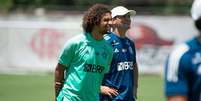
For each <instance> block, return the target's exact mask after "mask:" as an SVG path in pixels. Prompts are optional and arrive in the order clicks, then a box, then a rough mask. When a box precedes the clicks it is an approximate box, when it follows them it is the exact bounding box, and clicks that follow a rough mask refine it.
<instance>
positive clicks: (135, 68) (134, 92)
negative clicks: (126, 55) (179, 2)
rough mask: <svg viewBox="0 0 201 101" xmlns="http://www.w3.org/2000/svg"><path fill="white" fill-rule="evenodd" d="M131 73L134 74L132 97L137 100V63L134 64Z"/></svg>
mask: <svg viewBox="0 0 201 101" xmlns="http://www.w3.org/2000/svg"><path fill="white" fill-rule="evenodd" d="M133 72H134V73H133V74H134V89H133V94H134V97H135V98H136V99H137V88H138V77H139V73H138V65H137V63H135V64H134V69H133Z"/></svg>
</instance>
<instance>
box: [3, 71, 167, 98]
mask: <svg viewBox="0 0 201 101" xmlns="http://www.w3.org/2000/svg"><path fill="white" fill-rule="evenodd" d="M53 80H54V75H52V74H47V75H3V74H0V100H1V101H53V99H54V90H53ZM139 83H140V84H139V89H138V100H137V101H165V100H164V96H163V81H162V77H160V76H155V75H140V81H139Z"/></svg>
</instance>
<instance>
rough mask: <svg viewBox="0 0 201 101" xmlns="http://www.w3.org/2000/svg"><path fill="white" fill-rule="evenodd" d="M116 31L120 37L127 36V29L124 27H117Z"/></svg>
mask: <svg viewBox="0 0 201 101" xmlns="http://www.w3.org/2000/svg"><path fill="white" fill-rule="evenodd" d="M114 33H115V34H116V35H117V36H119V37H122V38H124V37H126V30H124V29H118V28H115V29H114Z"/></svg>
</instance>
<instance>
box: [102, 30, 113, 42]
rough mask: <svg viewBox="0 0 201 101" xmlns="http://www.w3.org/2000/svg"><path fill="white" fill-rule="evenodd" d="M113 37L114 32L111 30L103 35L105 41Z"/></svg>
mask: <svg viewBox="0 0 201 101" xmlns="http://www.w3.org/2000/svg"><path fill="white" fill-rule="evenodd" d="M114 38H115V34H114V33H113V32H109V33H107V34H105V35H104V39H105V40H106V41H111V40H113V39H114Z"/></svg>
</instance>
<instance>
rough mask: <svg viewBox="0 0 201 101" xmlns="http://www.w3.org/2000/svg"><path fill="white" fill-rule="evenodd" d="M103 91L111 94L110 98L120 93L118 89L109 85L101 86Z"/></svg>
mask: <svg viewBox="0 0 201 101" xmlns="http://www.w3.org/2000/svg"><path fill="white" fill-rule="evenodd" d="M101 93H102V94H104V95H108V96H110V98H112V96H117V95H119V93H118V92H117V90H116V89H114V88H110V87H107V86H101Z"/></svg>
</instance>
